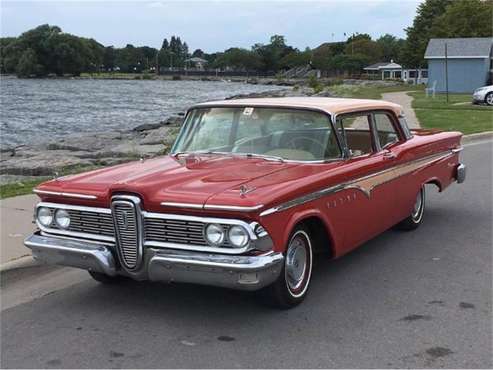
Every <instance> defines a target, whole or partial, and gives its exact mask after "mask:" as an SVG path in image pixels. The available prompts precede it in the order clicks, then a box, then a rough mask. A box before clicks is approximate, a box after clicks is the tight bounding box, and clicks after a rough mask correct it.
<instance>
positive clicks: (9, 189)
mask: <svg viewBox="0 0 493 370" xmlns="http://www.w3.org/2000/svg"><path fill="white" fill-rule="evenodd" d="M46 180H48V178H40V179H35V180H28V181H22V182H21V181H18V182H13V183H10V184H4V185H0V199H4V198H10V197H16V196H18V195H25V194H31V193H32V191H33V188H34V187H36V186H37V185H39V184H40V183H42V182H43V181H46Z"/></svg>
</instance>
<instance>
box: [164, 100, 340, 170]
mask: <svg viewBox="0 0 493 370" xmlns="http://www.w3.org/2000/svg"><path fill="white" fill-rule="evenodd" d="M188 152H220V153H223V154H229V153H232V154H244V155H247V154H251V155H257V156H259V155H260V156H264V157H266V158H269V157H270V158H274V157H278V158H282V159H285V160H297V161H322V160H330V159H335V158H339V157H340V151H339V146H338V144H337V140H336V138H335V135H334V133H333V132H332V127H331V124H330V121H329V118H328V116H327V115H325V114H322V113H319V112H313V111H308V110H296V109H283V108H259V107H231V108H200V109H194V110H192V111H190V112H189V114H188V115H187V119H186V121H185V123H184V127H183V129H182V131H181V133H180V136H179V137H178V139H177V141H176V143H175V146H174V148H173V153H175V154H176V153H188Z"/></svg>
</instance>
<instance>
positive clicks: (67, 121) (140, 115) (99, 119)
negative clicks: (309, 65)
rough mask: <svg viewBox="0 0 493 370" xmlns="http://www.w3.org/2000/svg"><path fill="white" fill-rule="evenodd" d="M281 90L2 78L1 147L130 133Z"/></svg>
mask: <svg viewBox="0 0 493 370" xmlns="http://www.w3.org/2000/svg"><path fill="white" fill-rule="evenodd" d="M277 89H279V87H277V86H262V85H249V84H244V83H234V82H209V81H162V80H150V81H139V80H75V79H74V80H70V79H27V80H24V79H16V78H8V77H7V78H2V79H1V80H0V98H1V116H0V117H1V119H0V134H1V145H2V148H5V147H11V146H16V145H22V144H36V143H42V142H47V141H52V140H56V139H57V138H60V137H63V136H65V135H68V134H73V133H86V132H98V131H99V132H100V131H123V130H128V129H131V128H133V127H135V126H138V125H140V124H143V123H157V122H159V121H162V120H163V119H165V118H166V117H168V116H170V115H173V114H176V113H178V112H183V111H184V110H185V109H186V108H187V107H188V106H190V105H191V104H193V103H198V102H203V101H207V100H216V99H223V98H225V97H228V96H231V95H234V94H240V93H241V94H243V93H251V92H258V91H266V90H277Z"/></svg>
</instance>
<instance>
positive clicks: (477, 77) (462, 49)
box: [425, 37, 493, 93]
mask: <svg viewBox="0 0 493 370" xmlns="http://www.w3.org/2000/svg"><path fill="white" fill-rule="evenodd" d="M445 45H447V63H445ZM492 46H493V38H491V37H471V38H454V39H431V40H430V41H429V43H428V47H427V48H426V52H425V59H426V60H427V62H428V87H433V86H435V88H436V91H437V92H444V91H446V78H445V70H446V69H448V90H449V92H455V93H470V92H472V91H474V90H475V89H477V88H478V87H481V86H485V85H487V84H488V83H490V84H491V81H490V79H491V78H490V76H491V61H492ZM446 64H447V68H446ZM435 81H436V82H435Z"/></svg>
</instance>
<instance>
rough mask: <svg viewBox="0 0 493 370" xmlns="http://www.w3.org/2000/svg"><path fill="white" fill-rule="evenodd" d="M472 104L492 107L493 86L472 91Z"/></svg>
mask: <svg viewBox="0 0 493 370" xmlns="http://www.w3.org/2000/svg"><path fill="white" fill-rule="evenodd" d="M472 102H473V104H488V105H490V106H492V105H493V85H489V86H483V87H480V88H479V89H476V90H474V93H473V94H472Z"/></svg>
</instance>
